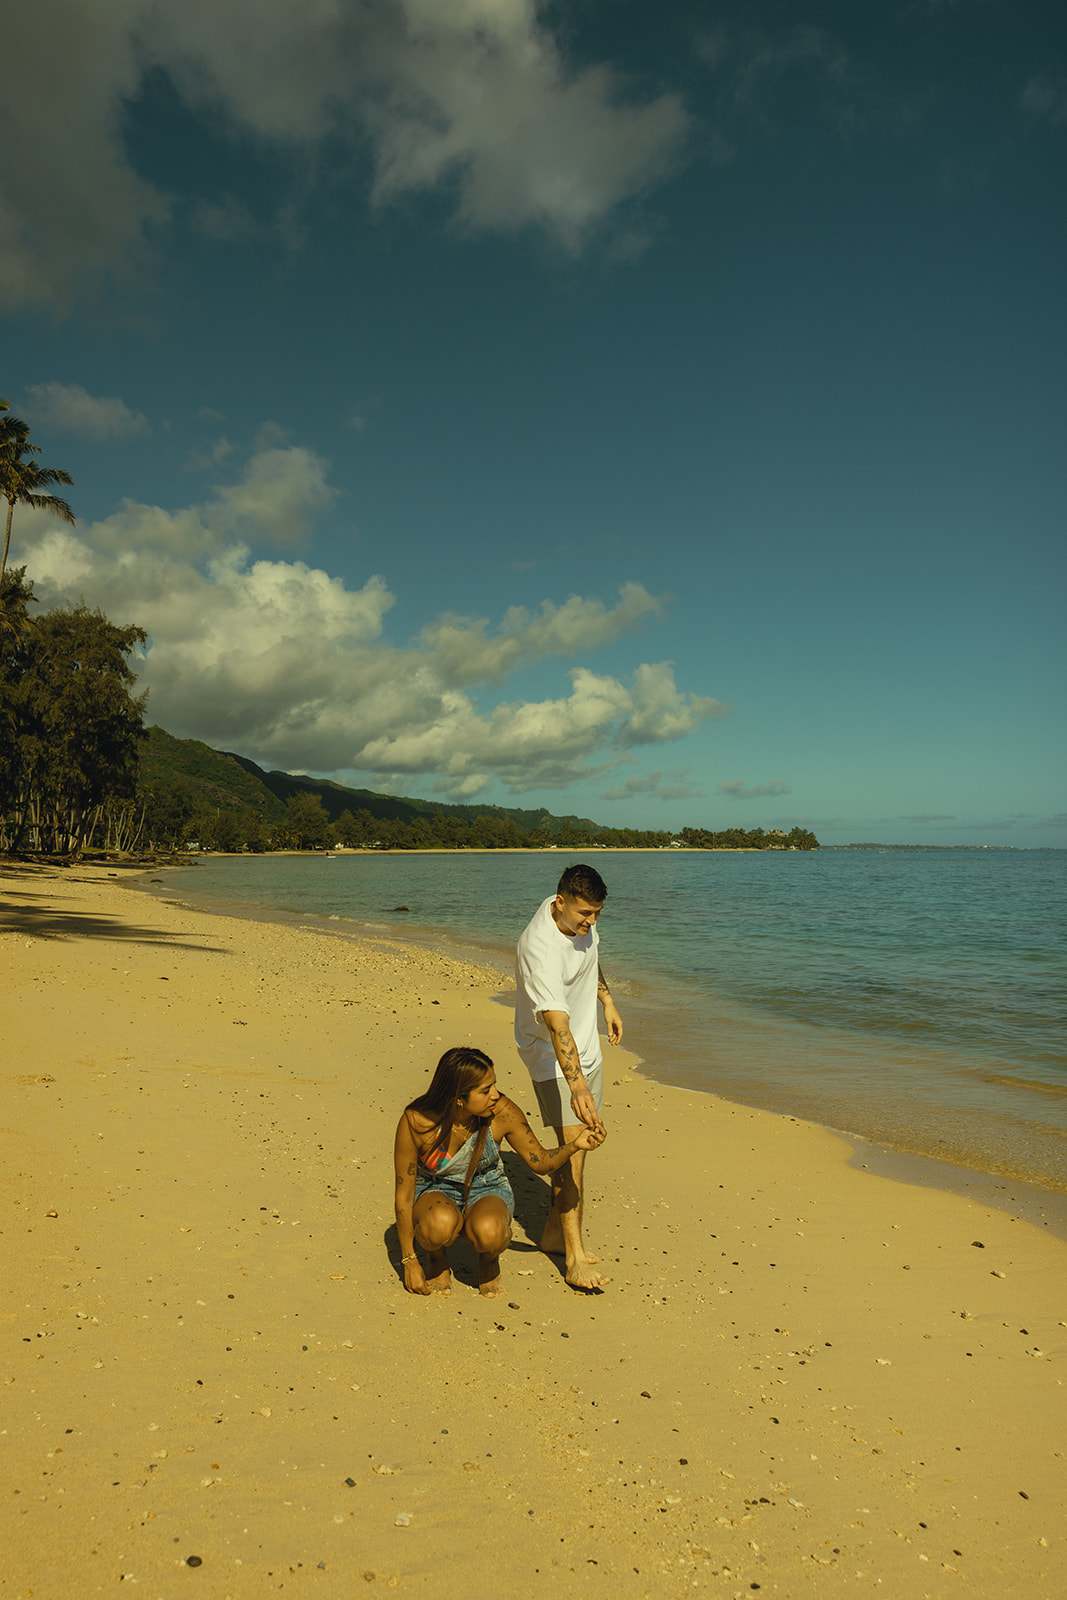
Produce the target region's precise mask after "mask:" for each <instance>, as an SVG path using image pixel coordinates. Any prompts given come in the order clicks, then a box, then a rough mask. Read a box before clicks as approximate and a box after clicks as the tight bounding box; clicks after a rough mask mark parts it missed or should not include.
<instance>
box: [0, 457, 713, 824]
mask: <svg viewBox="0 0 1067 1600" xmlns="http://www.w3.org/2000/svg"><path fill="white" fill-rule="evenodd" d="M279 456H286V457H287V459H286V460H284V461H279V460H278V459H277V458H278V457H279ZM294 485H301V486H302V491H301V492H302V493H303V494H304V496H305V499H304V500H301V499H300V494H298V493H297V492H296V490H295V488H294ZM328 492H329V491H328V486H327V485H326V484H325V479H324V476H323V471H322V464H321V462H318V460H317V458H315V457H313V456H312V455H311V454H310V452H307V451H302V450H299V449H296V448H291V449H290V450H289V451H288V452H285V451H280V450H278V449H274V448H272V449H267V450H264V451H261V452H259V454H258V455H256V456H255V457H254V458H253V460H252V461H251V462H250V464H249V467H248V469H247V471H246V472H245V474H244V477H243V479H242V480H241V482H239V483H237V484H232V485H229V486H226V487H224V488H222V489H221V490H220V491H219V492H218V494H217V496H216V498H215V499H214V500H213V501H211V502H209V503H208V504H205V505H201V506H190V507H186V508H184V509H182V510H179V511H174V512H170V511H165V510H163V509H161V508H159V507H153V506H144V505H138V504H136V503H133V502H127V503H126V504H125V505H124V506H122V507H121V508H120V510H119V511H117V512H116V513H115V514H114V515H113V516H111V517H108V518H107V519H105V520H104V521H102V522H98V523H95V524H92V525H90V526H88V527H86V528H84V529H82V530H80V531H79V532H78V533H74V532H73V531H71V530H68V529H67V528H66V527H65V526H61V525H59V524H57V523H55V522H54V521H51V520H49V519H47V518H45V517H43V516H39V515H37V514H34V513H26V514H25V515H23V516H21V517H20V519H19V521H18V522H17V524H16V556H17V560H18V561H19V563H20V564H21V562H22V561H24V560H25V561H27V562H28V566H29V572H30V575H31V577H32V578H33V579H34V582H35V584H36V588H37V592H38V594H39V596H40V598H41V600H42V601H43V602H44V603H45V604H55V603H62V602H71V601H77V600H80V599H83V598H84V600H85V601H86V602H87V603H88V604H90V605H99V606H101V607H102V608H103V609H105V610H106V611H107V613H108V615H109V616H110V617H112V619H113V620H114V621H116V622H136V623H138V624H139V625H140V626H142V627H144V628H145V629H146V630H147V632H148V634H149V636H150V643H149V648H148V652H147V656H146V659H145V662H144V664H143V668H142V672H141V681H142V683H143V684H144V686H146V687H147V688H148V689H149V690H150V696H151V697H150V701H149V715H150V717H151V719H152V721H154V722H158V723H160V724H161V725H162V726H163V727H165V728H167V729H168V730H169V731H170V732H172V733H175V734H178V735H180V736H183V737H196V738H200V739H204V740H205V741H206V742H207V743H209V744H213V745H221V746H224V747H226V748H230V749H238V750H239V751H241V752H242V753H244V754H248V755H250V756H252V757H254V758H255V759H256V760H260V761H263V762H265V763H267V764H268V765H271V766H277V767H282V768H286V769H291V768H297V767H299V768H303V769H305V770H311V771H316V772H324V771H326V772H329V771H333V772H337V771H346V772H352V773H356V772H359V773H364V774H373V775H375V777H376V778H379V777H380V778H381V779H383V780H384V781H386V782H388V781H391V780H394V779H400V778H403V779H404V780H405V781H407V782H410V780H413V779H414V780H417V781H418V783H419V785H420V787H425V786H429V787H431V788H433V787H436V788H437V789H438V791H439V792H444V793H448V794H453V795H458V796H460V797H469V796H470V795H472V794H475V793H479V792H481V791H482V790H484V789H485V788H486V787H487V786H488V785H489V784H490V783H491V782H494V781H495V782H500V783H503V784H504V785H506V786H507V787H508V788H509V789H510V790H512V792H514V793H521V792H523V791H524V790H529V789H531V788H535V787H537V788H541V787H554V788H558V787H563V786H565V785H567V784H569V783H571V782H573V781H575V780H576V779H578V778H582V777H588V776H590V775H595V774H597V773H599V772H602V771H606V770H607V769H608V768H609V767H610V766H613V765H615V764H616V763H617V762H618V760H619V752H620V750H622V751H625V750H627V749H629V748H631V747H632V746H635V745H638V744H641V745H647V744H651V743H660V742H666V741H670V740H675V739H679V738H682V737H684V736H685V735H686V734H687V733H690V732H692V731H693V730H694V729H696V728H697V727H699V725H700V724H701V722H703V721H704V720H705V719H706V718H708V717H713V716H716V715H718V714H719V713H720V712H721V710H722V709H723V708H722V707H721V706H720V705H719V702H718V701H715V700H712V699H709V698H707V697H704V696H699V695H692V694H689V693H686V692H684V691H682V690H679V689H678V687H677V686H676V684H675V681H674V675H673V672H672V669H671V666H670V663H668V662H659V663H654V664H649V663H643V664H641V665H639V666H638V667H637V668H636V670H635V671H634V672H633V674H632V675H631V676H630V677H629V678H627V679H625V680H623V679H621V678H617V677H613V676H608V675H600V674H597V673H594V672H593V671H592V670H591V669H590V668H589V667H588V666H585V665H581V666H576V667H574V668H572V669H571V670H570V672H569V680H570V687H569V691H568V692H566V693H564V694H562V695H560V696H559V697H558V698H554V699H549V700H544V701H539V702H529V701H526V702H522V701H520V702H509V703H505V704H499V705H495V706H491V707H489V708H488V709H483V708H482V707H481V706H479V704H478V702H477V700H476V699H475V698H474V696H473V694H472V693H471V692H470V691H471V690H473V689H474V688H476V687H478V686H480V685H487V684H495V683H498V682H499V681H501V680H502V679H503V678H504V677H506V675H507V673H509V672H510V671H512V670H513V669H514V667H515V666H516V665H519V664H522V665H529V664H531V663H534V662H536V661H541V660H545V659H548V658H567V657H568V656H575V655H578V654H580V655H582V656H585V655H586V654H587V653H591V652H592V650H593V649H595V648H596V647H597V646H598V645H602V644H604V643H606V642H608V641H612V640H616V639H618V638H619V637H620V636H621V635H622V634H624V633H625V632H626V631H628V630H629V629H631V628H632V627H633V626H634V625H635V624H636V623H637V622H639V621H641V620H643V619H645V618H658V617H660V616H662V614H663V602H662V601H661V600H659V599H656V598H655V597H653V596H651V595H648V594H647V593H646V592H645V590H644V589H642V588H641V587H640V585H638V584H627V585H626V586H625V587H624V588H623V589H622V590H621V591H620V593H619V597H618V599H617V601H616V603H615V604H614V605H611V606H609V605H605V604H604V603H603V602H602V601H599V600H593V599H585V598H582V597H579V596H572V597H571V598H570V599H569V600H567V601H565V602H563V603H562V604H558V605H557V604H554V603H552V602H549V601H546V602H545V603H544V604H543V605H542V606H541V607H540V609H539V610H538V611H537V612H536V613H533V614H527V613H526V612H524V611H519V610H512V611H509V612H507V613H506V614H505V616H504V618H503V619H502V621H501V623H500V626H499V628H498V629H496V630H495V631H493V630H491V629H490V627H489V624H488V623H486V622H485V621H483V620H479V621H478V622H474V623H471V624H469V625H468V626H469V632H470V647H469V649H466V650H464V649H463V647H462V646H463V631H464V629H463V625H462V624H461V623H460V622H459V621H458V620H457V619H455V618H451V619H448V620H447V621H440V622H437V623H434V624H432V625H431V626H429V627H427V628H426V629H425V630H424V632H423V634H422V636H421V637H420V638H419V639H417V640H416V641H415V643H414V644H413V645H412V646H410V647H408V648H404V649H400V648H397V647H395V646H393V645H392V644H390V643H389V642H388V640H387V639H386V638H385V637H384V633H383V624H384V619H385V617H386V615H387V613H388V611H389V609H390V607H391V606H392V604H393V596H392V594H391V593H390V591H389V589H388V587H387V585H386V583H385V580H384V579H383V578H381V577H369V578H368V579H367V581H366V582H365V583H364V584H363V586H362V588H359V589H355V590H353V589H349V588H347V587H346V585H345V584H344V582H342V580H340V579H338V578H335V577H331V576H330V575H329V574H328V573H326V572H323V571H321V570H319V569H316V568H313V567H309V566H307V565H306V564H305V563H303V562H300V561H284V560H273V561H269V560H258V561H253V560H252V559H251V557H250V552H249V542H251V540H252V539H253V537H254V538H255V539H256V540H257V541H258V540H262V539H263V538H271V537H279V536H280V535H281V534H282V533H283V532H288V533H289V534H290V535H292V534H294V533H300V534H303V533H306V531H307V528H308V527H309V526H310V524H311V522H312V520H313V517H314V512H315V508H316V505H318V506H319V507H320V508H321V506H322V504H324V503H325V501H326V499H327V497H328ZM272 496H273V499H272ZM316 497H317V498H316ZM239 535H243V536H244V537H243V538H242V537H239Z"/></svg>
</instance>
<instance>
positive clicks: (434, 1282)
mask: <svg viewBox="0 0 1067 1600" xmlns="http://www.w3.org/2000/svg"><path fill="white" fill-rule="evenodd" d="M425 1271H426V1282H427V1283H428V1284H429V1286H430V1293H431V1294H451V1293H452V1274H451V1273H450V1272H449V1270H448V1256H447V1254H446V1253H445V1251H444V1250H430V1251H428V1252H427V1256H426V1268H425Z"/></svg>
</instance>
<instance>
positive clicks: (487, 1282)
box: [478, 1256, 504, 1300]
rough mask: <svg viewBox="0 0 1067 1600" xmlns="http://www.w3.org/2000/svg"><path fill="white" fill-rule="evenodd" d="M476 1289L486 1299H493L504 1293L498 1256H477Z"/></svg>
mask: <svg viewBox="0 0 1067 1600" xmlns="http://www.w3.org/2000/svg"><path fill="white" fill-rule="evenodd" d="M478 1290H479V1293H481V1294H484V1295H485V1298H486V1299H487V1300H495V1299H497V1297H498V1296H499V1295H502V1294H503V1293H504V1284H503V1282H502V1280H501V1277H500V1257H499V1256H479V1257H478Z"/></svg>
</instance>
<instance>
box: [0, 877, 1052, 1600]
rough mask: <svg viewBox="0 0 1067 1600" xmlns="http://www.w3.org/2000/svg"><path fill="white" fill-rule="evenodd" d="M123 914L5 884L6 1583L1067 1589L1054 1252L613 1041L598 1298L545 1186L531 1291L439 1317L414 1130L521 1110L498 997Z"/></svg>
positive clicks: (166, 908) (192, 1589)
mask: <svg viewBox="0 0 1067 1600" xmlns="http://www.w3.org/2000/svg"><path fill="white" fill-rule="evenodd" d="M147 876H149V877H152V876H157V877H158V876H160V874H159V873H158V872H156V873H149V874H147ZM131 883H132V878H131V875H130V874H129V873H125V872H120V871H117V870H115V869H112V868H107V867H85V866H75V867H72V868H70V869H66V870H60V869H52V868H44V867H41V868H35V867H29V866H13V865H8V866H0V957H2V970H3V986H2V990H0V995H2V1000H0V1004H2V1017H3V1023H2V1037H3V1075H4V1087H5V1096H4V1101H5V1104H4V1110H3V1114H2V1118H0V1121H2V1123H3V1127H2V1130H0V1132H2V1138H3V1147H4V1163H3V1180H2V1186H3V1194H2V1211H0V1216H2V1218H3V1222H2V1242H3V1252H4V1273H3V1306H2V1320H3V1329H4V1345H3V1361H2V1364H0V1366H2V1371H0V1378H2V1388H0V1394H2V1408H0V1411H2V1414H0V1445H2V1452H3V1460H4V1489H3V1495H4V1506H5V1511H4V1517H3V1521H2V1523H0V1536H2V1538H3V1545H4V1550H5V1556H4V1559H3V1561H2V1563H0V1594H2V1595H5V1596H6V1595H10V1596H12V1597H19V1600H31V1597H32V1600H67V1597H70V1600H74V1597H84V1596H92V1595H98V1594H106V1593H112V1592H114V1591H115V1589H116V1585H118V1584H120V1583H123V1584H128V1585H130V1586H131V1592H132V1593H135V1594H139V1595H141V1596H144V1597H151V1600H157V1597H158V1600H173V1597H176V1596H183V1595H199V1596H202V1597H207V1600H226V1597H231V1600H253V1597H257V1600H258V1597H260V1596H264V1595H271V1594H274V1593H275V1592H279V1593H281V1592H284V1593H285V1594H294V1595H304V1594H308V1595H311V1594H315V1595H319V1596H322V1597H324V1600H342V1597H344V1600H350V1597H351V1596H353V1595H356V1594H362V1593H366V1594H367V1595H373V1594H375V1593H377V1592H379V1591H384V1590H386V1589H396V1590H399V1591H403V1592H407V1593H411V1594H418V1595H426V1596H434V1597H436V1596H439V1595H441V1594H443V1593H446V1592H447V1593H455V1594H459V1595H465V1596H469V1597H472V1600H488V1597H490V1596H494V1597H495V1596H497V1595H498V1594H502V1593H503V1594H508V1595H514V1596H518V1597H520V1600H526V1597H533V1596H535V1595H537V1596H542V1595H546V1594H547V1595H553V1596H555V1595H562V1596H568V1597H569V1596H572V1595H574V1596H577V1595H582V1596H584V1595H603V1596H605V1597H608V1596H610V1597H612V1600H614V1597H616V1596H619V1597H627V1600H628V1597H638V1596H652V1597H660V1596H663V1597H668V1596H675V1595H679V1596H680V1595H683V1594H690V1593H692V1592H693V1590H694V1589H696V1590H698V1591H707V1592H709V1593H711V1594H713V1595H721V1596H730V1597H732V1600H738V1597H740V1596H748V1595H752V1594H755V1593H757V1592H758V1593H759V1594H760V1596H761V1600H762V1597H763V1596H776V1597H783V1600H785V1597H790V1596H811V1597H815V1596H818V1597H823V1596H835V1595H838V1594H842V1595H844V1594H847V1595H861V1594H868V1593H869V1594H872V1595H874V1594H879V1595H882V1596H891V1597H893V1600H913V1597H915V1600H919V1597H927V1596H930V1597H941V1596H950V1595H951V1596H955V1595H960V1594H966V1595H969V1596H972V1597H975V1600H1001V1597H1003V1596H1016V1595H1017V1596H1020V1597H1021V1596H1025V1597H1026V1600H1062V1597H1063V1595H1064V1594H1067V1552H1065V1538H1064V1529H1065V1528H1067V1516H1065V1504H1064V1501H1065V1498H1067V1496H1065V1483H1067V1478H1065V1471H1064V1466H1065V1457H1067V1405H1065V1398H1067V1396H1065V1390H1064V1386H1063V1385H1064V1374H1065V1372H1067V1364H1065V1357H1067V1271H1065V1268H1067V1244H1064V1243H1063V1242H1062V1241H1061V1240H1059V1239H1057V1238H1056V1237H1054V1236H1053V1235H1051V1234H1050V1233H1048V1232H1046V1231H1043V1230H1042V1229H1040V1228H1038V1227H1036V1226H1034V1225H1032V1224H1031V1223H1030V1222H1028V1221H1025V1220H1021V1219H1017V1218H1015V1217H1012V1216H1011V1215H1009V1214H1008V1213H1006V1212H1004V1211H1001V1210H993V1209H990V1208H986V1207H985V1206H983V1205H981V1204H979V1203H977V1202H976V1201H974V1200H972V1199H965V1198H961V1197H959V1196H956V1195H951V1194H947V1193H943V1192H941V1191H938V1190H934V1189H930V1188H926V1187H919V1186H912V1185H908V1184H905V1183H901V1182H896V1181H893V1180H891V1179H890V1178H888V1177H883V1176H878V1175H875V1174H873V1173H871V1172H863V1171H858V1170H856V1169H855V1168H854V1167H853V1166H850V1165H849V1156H850V1147H849V1145H848V1144H847V1142H846V1141H845V1140H843V1139H841V1138H839V1137H837V1136H836V1135H834V1134H831V1133H830V1132H828V1131H826V1130H825V1129H822V1128H819V1127H816V1126H813V1125H811V1124H808V1123H804V1122H801V1121H798V1120H795V1119H793V1118H790V1117H784V1116H778V1115H774V1114H771V1113H769V1112H764V1111H758V1110H752V1109H748V1108H746V1107H742V1106H736V1105H732V1104H730V1103H728V1102H726V1101H723V1100H721V1099H718V1098H716V1097H714V1096H710V1095H703V1094H696V1093H690V1092H687V1091H684V1090H680V1089H672V1088H666V1087H662V1086H660V1085H658V1084H655V1083H652V1082H650V1081H648V1080H647V1079H645V1078H643V1077H642V1076H641V1075H640V1073H639V1072H638V1071H636V1070H635V1061H634V1057H633V1056H630V1055H627V1054H625V1053H623V1052H622V1051H619V1052H614V1051H613V1052H611V1054H610V1057H609V1059H608V1060H607V1062H606V1065H607V1069H608V1071H607V1080H608V1090H607V1097H606V1104H605V1121H606V1123H607V1125H608V1128H609V1140H608V1142H607V1144H606V1145H605V1147H604V1149H603V1150H602V1151H600V1152H598V1153H597V1154H596V1155H595V1156H593V1157H591V1158H590V1160H589V1163H588V1166H587V1177H588V1195H589V1206H590V1214H589V1219H588V1223H587V1229H586V1233H587V1240H588V1243H589V1244H590V1245H591V1247H592V1248H594V1249H596V1250H597V1251H598V1252H599V1253H600V1255H601V1257H602V1259H603V1260H604V1261H605V1262H606V1263H607V1270H608V1271H609V1272H610V1273H611V1275H612V1280H613V1281H612V1283H611V1286H610V1288H609V1289H608V1290H607V1291H606V1292H605V1293H603V1294H599V1295H594V1296H586V1295H582V1294H579V1293H576V1292H575V1291H573V1290H571V1289H569V1288H568V1287H567V1285H566V1284H565V1283H564V1282H563V1280H562V1277H561V1274H560V1268H559V1265H558V1263H557V1262H555V1261H554V1260H551V1259H549V1258H546V1257H545V1256H543V1255H541V1254H540V1253H539V1252H538V1251H537V1249H536V1248H535V1246H534V1242H533V1241H535V1240H536V1239H537V1238H538V1236H539V1234H540V1228H541V1224H542V1221H543V1217H544V1214H545V1211H546V1209H547V1187H546V1185H545V1184H544V1183H543V1181H542V1180H540V1179H537V1178H535V1177H533V1176H532V1175H531V1174H529V1173H528V1172H527V1171H526V1169H525V1168H524V1167H523V1166H522V1165H521V1163H520V1162H519V1161H518V1158H517V1157H516V1158H506V1159H507V1160H508V1163H509V1171H510V1174H511V1178H512V1183H513V1185H514V1187H515V1193H516V1200H517V1217H516V1226H515V1243H514V1245H513V1247H512V1249H511V1250H510V1251H509V1252H508V1254H507V1256H506V1257H505V1258H504V1277H505V1283H506V1290H507V1292H506V1294H505V1295H504V1297H503V1298H502V1299H499V1300H495V1301H487V1300H483V1299H482V1298H481V1297H480V1296H479V1294H478V1292H477V1289H476V1287H475V1273H474V1267H475V1260H474V1257H473V1256H472V1255H470V1254H469V1253H466V1252H465V1250H464V1249H457V1250H456V1251H454V1252H453V1267H454V1278H455V1282H454V1289H453V1293H452V1295H451V1296H450V1297H449V1298H447V1299H444V1298H440V1297H434V1298H432V1299H421V1298H420V1299H416V1298H414V1297H411V1296H407V1295H405V1294H404V1292H403V1289H402V1285H401V1280H400V1277H399V1274H398V1268H397V1265H396V1257H397V1255H398V1251H397V1249H396V1241H395V1234H394V1228H393V1215H392V1188H393V1179H392V1136H393V1130H394V1127H395V1124H396V1119H397V1116H398V1115H399V1112H400V1109H401V1107H402V1106H403V1104H404V1103H405V1102H406V1101H407V1100H408V1099H410V1098H411V1097H412V1096H413V1095H414V1094H416V1093H417V1092H419V1090H420V1089H421V1088H422V1087H423V1085H424V1084H425V1082H426V1080H427V1078H428V1076H429V1073H430V1071H431V1069H432V1067H433V1064H434V1063H435V1061H436V1060H437V1057H438V1055H439V1054H440V1053H441V1052H442V1051H443V1050H444V1049H445V1048H447V1047H448V1046H449V1045H452V1044H460V1043H471V1044H476V1045H479V1046H481V1047H482V1048H483V1049H486V1050H487V1051H488V1052H489V1054H490V1055H491V1056H493V1057H494V1059H495V1061H496V1064H497V1071H498V1076H499V1080H500V1083H501V1087H502V1088H503V1089H504V1090H505V1092H508V1093H510V1094H511V1095H512V1097H513V1098H514V1099H515V1100H517V1102H518V1103H519V1104H520V1105H521V1106H523V1107H524V1109H526V1110H528V1111H529V1110H530V1109H531V1108H532V1096H531V1094H530V1092H529V1085H528V1080H527V1079H526V1076H525V1072H524V1069H523V1068H522V1065H521V1063H520V1062H519V1060H518V1058H517V1056H516V1055H515V1051H514V1046H513V1043H512V1038H511V1013H510V1010H509V1009H508V1007H507V1006H506V1005H503V1004H501V1003H500V1001H499V999H498V998H494V995H495V994H496V993H497V991H498V988H499V975H498V974H496V973H494V972H492V971H490V970H489V969H486V968H480V967H478V966H475V965H472V964H470V963H469V962H466V961H463V960H460V959H456V958H454V957H452V956H450V955H449V954H447V953H444V952H434V951H432V950H429V949H427V948H425V947H423V946H414V945H405V944H404V943H403V942H401V941H399V940H391V939H377V940H375V941H374V942H373V943H364V944H361V943H358V942H355V941H353V940H351V939H348V938H344V937H340V936H331V935H330V934H329V933H328V932H326V931H325V929H324V928H322V927H321V926H319V925H311V924H308V925H307V926H302V925H300V924H299V922H292V923H290V924H282V923H272V922H267V921H255V920H241V919H239V918H234V917H228V916H221V915H220V916H212V915H209V914H207V913H205V912H202V911H200V910H194V909H191V908H189V907H188V906H186V905H183V904H181V903H180V902H175V901H167V900H157V899H153V898H151V897H150V896H148V895H144V894H137V893H134V892H131ZM524 909H525V908H521V907H520V908H517V920H520V919H521V914H522V912H523V910H524ZM633 1045H634V1048H635V1049H638V1050H639V1049H640V1048H641V1045H640V1040H638V1039H634V1040H633Z"/></svg>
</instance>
